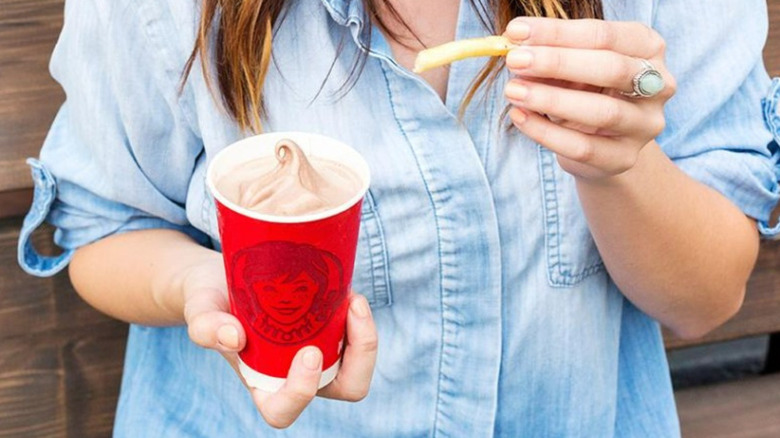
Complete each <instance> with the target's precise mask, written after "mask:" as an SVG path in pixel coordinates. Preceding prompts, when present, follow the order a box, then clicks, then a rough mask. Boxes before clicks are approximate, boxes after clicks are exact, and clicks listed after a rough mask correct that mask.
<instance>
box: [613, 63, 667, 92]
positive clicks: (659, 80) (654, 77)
mask: <svg viewBox="0 0 780 438" xmlns="http://www.w3.org/2000/svg"><path fill="white" fill-rule="evenodd" d="M640 61H641V62H642V69H641V70H639V72H638V73H637V74H635V75H634V78H633V79H632V80H631V82H632V84H633V86H634V91H632V92H630V93H626V92H624V91H621V92H620V94H622V95H623V96H626V97H631V98H644V97H653V96H655V95H656V94H658V93H660V92H661V91H662V90H663V89H664V87H665V86H666V84H665V83H664V77H663V76H661V72H659V71H658V70H656V69H655V67H653V64H650V61H648V60H646V59H640Z"/></svg>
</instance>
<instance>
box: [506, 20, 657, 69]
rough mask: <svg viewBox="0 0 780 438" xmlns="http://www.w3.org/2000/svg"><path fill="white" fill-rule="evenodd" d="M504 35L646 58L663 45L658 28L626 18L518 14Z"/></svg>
mask: <svg viewBox="0 0 780 438" xmlns="http://www.w3.org/2000/svg"><path fill="white" fill-rule="evenodd" d="M504 35H505V36H506V37H508V38H509V39H510V40H512V41H513V42H515V43H517V44H524V45H530V46H555V47H569V48H573V49H593V50H610V51H614V52H618V53H621V54H623V55H627V56H633V57H637V58H645V59H647V58H653V57H655V56H656V55H659V54H662V53H663V52H664V48H665V44H664V40H663V38H662V37H661V36H660V35H659V34H658V32H656V31H654V30H653V29H651V28H649V27H647V26H645V25H643V24H641V23H636V22H628V21H603V20H593V19H585V20H558V19H553V18H540V17H519V18H515V19H514V20H512V21H511V22H510V23H509V25H508V26H507V28H506V32H504Z"/></svg>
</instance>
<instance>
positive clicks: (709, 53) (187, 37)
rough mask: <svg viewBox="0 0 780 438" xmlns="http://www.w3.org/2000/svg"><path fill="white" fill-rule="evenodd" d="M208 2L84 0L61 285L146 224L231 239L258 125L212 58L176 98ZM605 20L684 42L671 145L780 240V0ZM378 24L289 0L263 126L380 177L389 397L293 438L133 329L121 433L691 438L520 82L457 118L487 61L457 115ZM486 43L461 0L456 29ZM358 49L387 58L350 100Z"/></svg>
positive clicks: (40, 217) (644, 10)
mask: <svg viewBox="0 0 780 438" xmlns="http://www.w3.org/2000/svg"><path fill="white" fill-rule="evenodd" d="M196 3H197V2H193V1H174V0H169V1H162V0H111V1H81V0H79V1H69V2H67V4H66V19H65V25H64V29H63V31H62V36H61V37H60V40H59V43H58V44H57V46H56V49H55V51H54V54H53V57H52V60H51V73H52V75H53V77H54V78H55V79H56V80H57V81H59V83H60V84H61V85H62V87H63V88H64V90H65V92H66V93H67V100H66V102H65V104H64V105H63V106H62V109H61V110H60V111H59V114H58V115H57V117H56V120H55V121H54V123H53V125H52V127H51V132H50V133H49V135H48V137H47V138H46V141H45V144H44V146H43V149H42V151H41V154H40V159H39V160H31V161H30V164H31V167H32V172H33V177H34V180H35V187H36V192H35V201H34V204H33V206H32V209H31V210H30V213H29V214H28V216H27V219H26V221H25V224H24V229H23V232H22V235H21V239H20V245H19V248H20V250H19V260H20V263H21V264H22V266H23V267H25V269H27V270H28V271H29V272H30V273H32V274H34V275H51V274H54V273H55V272H57V271H58V270H60V269H62V268H63V267H64V265H65V264H67V262H68V260H69V258H70V256H71V255H72V253H73V251H74V250H75V249H76V248H78V247H80V246H82V245H85V244H88V243H90V242H93V241H95V240H98V239H100V238H102V237H105V236H108V235H110V234H113V233H122V232H128V231H131V230H138V229H146V228H173V229H177V230H181V231H183V232H185V233H187V234H189V235H190V236H192V237H193V238H195V239H197V240H198V241H199V242H201V243H203V244H204V245H211V246H214V247H217V248H218V247H219V244H218V234H217V224H216V217H215V210H214V202H213V200H212V199H211V198H210V196H209V195H208V193H207V190H206V186H205V184H204V170H205V169H206V166H207V164H208V162H209V160H210V159H212V158H213V157H214V155H215V154H216V153H217V152H218V151H219V150H220V149H221V148H223V147H225V146H226V145H228V144H230V143H231V142H233V141H235V140H237V139H239V138H242V137H244V136H246V135H247V134H246V133H244V132H241V131H240V130H239V129H238V128H237V127H236V124H235V123H234V122H233V121H232V120H231V119H230V118H229V117H228V116H227V115H225V112H224V111H223V110H221V109H220V107H219V105H218V104H216V103H215V101H214V99H213V98H212V95H211V94H210V93H209V91H208V89H207V87H206V85H205V81H204V78H203V75H202V74H201V72H200V71H199V69H198V68H195V69H194V70H193V74H192V76H191V78H190V80H189V81H188V82H187V83H186V85H185V87H184V89H183V91H182V92H181V93H179V84H180V78H181V73H182V68H183V66H184V63H185V61H186V59H187V57H188V55H189V53H190V51H191V49H192V46H193V41H194V37H195V31H196V27H197V16H198V10H197V8H195V6H194V5H195V4H196ZM604 8H605V13H606V16H607V18H608V19H610V20H634V21H639V22H642V23H644V24H646V25H649V26H652V27H654V28H655V29H657V30H658V31H659V32H660V33H661V34H662V35H663V36H664V37H665V38H666V41H667V43H668V50H667V62H668V66H669V70H670V71H671V72H672V73H673V74H674V75H675V76H676V78H677V79H678V80H679V90H678V93H677V95H676V96H675V97H674V98H673V99H672V100H671V101H670V102H669V103H668V105H667V107H666V115H667V121H668V126H667V128H666V130H665V131H664V133H663V134H662V135H661V136H660V137H659V138H658V141H659V143H660V144H661V145H662V147H663V149H664V151H665V152H666V153H667V154H668V155H669V156H670V157H671V158H672V159H673V160H674V161H675V162H676V163H677V165H679V166H680V167H681V168H682V169H683V170H684V171H685V172H687V173H688V174H690V175H691V176H693V177H694V178H696V179H697V180H699V181H702V182H703V183H705V184H707V185H709V186H711V187H713V188H715V189H716V190H718V191H720V192H721V193H723V194H724V195H725V196H727V197H728V198H729V199H731V200H732V201H733V202H734V203H735V204H736V205H737V206H739V208H741V209H742V210H743V211H744V212H745V213H746V214H747V215H749V216H751V217H753V218H756V219H757V220H758V221H759V228H760V231H761V232H762V233H764V234H774V233H776V231H777V230H772V229H769V227H768V226H767V225H766V221H767V220H768V217H769V213H770V211H771V209H772V207H773V206H774V204H775V203H776V201H777V200H778V186H777V175H776V172H775V158H774V154H775V152H776V149H777V148H776V145H775V143H774V142H773V136H772V133H773V132H777V131H778V128H779V127H780V115H778V112H777V101H778V96H780V91H778V89H780V85H778V84H777V83H775V84H774V86H772V84H771V82H770V79H769V77H768V76H767V74H766V72H765V69H764V66H763V64H762V61H761V49H762V46H763V44H764V41H765V38H766V33H767V15H766V3H765V2H764V1H763V0H743V1H740V2H734V1H732V0H706V1H705V0H695V1H694V0H691V1H685V2H682V1H677V2H675V1H658V0H636V1H624V0H605V1H604ZM366 29H367V27H366V18H365V15H364V13H363V10H362V6H361V2H360V1H357V0H352V1H350V0H321V1H315V0H300V1H296V2H291V4H290V9H289V13H288V14H287V16H286V19H285V20H284V21H283V23H282V24H281V25H279V26H278V29H277V30H276V34H275V39H274V53H275V65H274V66H272V67H271V69H270V70H269V73H268V78H267V82H266V84H265V92H266V96H267V109H268V114H269V116H268V119H267V120H266V123H265V129H266V130H267V131H282V130H297V131H309V132H315V133H320V134H325V135H328V136H331V137H334V138H337V139H340V140H342V141H344V142H346V143H347V144H349V145H352V146H353V147H354V148H355V149H357V150H358V151H359V152H360V153H361V154H363V155H364V156H365V157H366V159H367V161H368V163H369V164H370V167H371V171H372V173H373V178H372V185H371V189H370V191H369V193H368V195H367V198H366V200H365V203H364V207H363V215H362V222H361V231H360V238H359V242H358V245H359V247H358V255H357V261H356V270H355V278H354V280H353V284H352V286H353V288H354V289H355V290H356V291H357V292H359V293H362V294H365V296H366V297H367V298H368V300H369V302H370V304H371V306H372V308H373V312H374V317H375V318H376V323H377V327H378V332H379V341H380V348H379V357H378V362H377V366H376V371H375V373H374V376H373V382H372V386H371V392H370V394H369V396H368V397H367V398H366V399H365V400H363V401H361V402H359V403H346V402H340V401H331V400H324V399H317V400H315V401H314V402H313V403H312V404H311V406H310V407H309V408H307V409H306V411H305V412H304V413H303V415H302V416H301V417H300V418H299V419H298V421H297V422H296V423H295V424H294V425H293V426H292V427H290V428H289V429H287V430H282V431H277V430H273V429H271V428H269V427H268V426H266V425H265V423H264V422H263V420H262V419H261V417H260V416H259V414H258V413H257V412H256V410H255V407H254V405H253V404H252V402H251V399H250V397H249V394H248V392H247V391H246V390H245V389H244V388H243V387H242V385H241V383H240V382H239V379H238V378H237V377H236V376H235V374H234V372H233V370H232V369H231V368H230V367H229V366H228V364H227V363H226V362H225V361H224V360H223V359H222V357H220V355H219V354H217V353H215V352H212V351H207V350H204V349H201V348H199V347H197V346H195V345H194V344H193V343H192V342H191V341H190V340H189V338H188V337H187V332H186V329H185V328H184V327H174V328H153V327H142V326H137V325H135V326H132V328H131V330H130V336H129V340H128V345H127V354H126V363H125V369H124V378H123V383H122V390H121V396H120V401H119V406H118V411H117V416H116V425H115V436H117V437H139V436H143V437H167V438H171V437H215V436H225V437H239V436H294V437H318V436H328V437H421V436H435V437H488V436H503V437H521V436H522V437H526V436H527V437H611V436H615V437H674V436H678V435H679V430H678V420H677V416H676V413H675V405H674V399H673V396H672V388H671V385H670V379H669V375H668V370H667V363H666V359H665V355H664V347H663V343H662V339H661V335H660V332H659V326H658V324H657V323H656V322H655V321H654V320H652V319H651V318H649V317H648V316H646V315H645V314H644V313H643V312H642V311H640V310H639V309H637V308H636V307H634V306H633V305H632V304H631V303H630V302H629V301H627V300H626V298H625V297H624V296H623V295H622V294H621V292H620V291H619V290H618V289H617V288H616V286H615V284H614V283H613V282H612V280H611V279H610V276H609V274H608V273H607V271H606V270H605V267H604V264H603V262H602V260H601V258H600V256H599V252H598V250H597V248H596V246H595V244H594V241H593V239H592V237H591V234H590V232H589V230H588V224H587V222H586V220H585V218H584V215H583V211H582V208H581V206H580V203H579V201H578V199H577V193H576V191H575V184H574V179H573V177H572V176H571V175H569V174H567V173H566V172H564V171H562V170H561V168H560V167H559V166H558V164H557V161H556V157H555V156H554V155H553V154H552V153H551V152H550V151H548V150H546V149H545V148H543V147H540V146H539V145H537V144H534V143H533V142H532V141H530V140H529V139H527V138H525V137H524V136H522V135H521V134H519V133H518V131H517V130H516V129H514V128H512V129H506V128H507V127H506V123H507V122H506V119H502V117H501V114H502V112H503V110H504V108H505V105H506V103H505V101H504V100H503V98H502V88H503V87H502V85H503V83H505V82H506V80H507V79H508V73H507V72H504V73H503V74H502V75H501V76H500V77H499V80H498V82H497V86H495V87H493V88H490V89H488V90H487V91H486V92H485V94H484V95H483V97H481V98H478V99H476V100H475V102H474V103H473V104H471V106H469V107H468V111H467V112H466V114H465V117H464V118H463V119H462V120H459V119H458V117H457V111H458V107H459V104H460V102H461V98H462V96H463V95H464V93H465V92H466V91H467V89H468V88H469V84H470V82H471V80H472V78H474V77H475V75H476V73H477V72H478V70H479V69H480V67H481V66H482V65H483V63H484V62H485V60H484V59H473V60H469V61H463V62H459V63H455V64H453V65H452V67H451V70H450V77H449V83H448V87H447V96H446V103H443V102H442V100H441V99H440V98H439V97H438V96H437V94H436V93H435V92H434V91H433V89H432V88H431V87H430V86H429V85H427V84H426V83H425V82H424V81H423V80H421V79H420V78H419V77H418V76H416V75H414V74H412V73H411V72H409V71H407V70H406V69H404V68H403V67H401V66H400V65H399V64H398V63H396V62H395V61H394V60H393V57H392V54H391V52H390V49H389V46H388V43H387V41H386V39H385V38H384V37H383V36H382V34H381V33H380V32H378V31H376V30H374V31H373V32H367V31H366ZM488 33H490V31H489V30H486V29H485V28H484V27H483V26H482V24H481V21H480V19H479V16H478V14H477V12H475V11H474V9H472V7H471V6H470V2H468V1H463V2H462V4H461V6H460V12H459V17H458V23H457V37H458V38H467V37H476V36H482V35H486V34H488ZM339 48H341V50H340V49H339ZM358 50H366V51H368V54H369V57H368V58H367V61H366V63H365V65H364V67H363V69H362V73H361V75H360V76H359V78H358V79H357V81H356V82H355V83H354V86H353V87H352V88H350V89H348V91H346V92H344V91H345V89H344V88H343V87H342V85H343V84H344V82H345V80H346V78H347V77H348V76H349V73H350V71H351V70H352V66H353V63H354V59H355V58H354V57H355V55H356V52H357V51H358ZM334 59H335V62H334ZM326 78H327V80H326ZM323 83H324V85H322V84H323ZM321 85H322V88H323V89H322V90H320V87H321ZM762 103H763V105H762ZM44 220H46V221H47V222H50V223H51V224H53V225H54V226H56V228H57V231H56V234H55V241H56V243H57V244H58V245H59V246H60V247H62V248H63V249H64V253H63V254H62V255H61V256H59V257H55V258H50V257H43V256H40V255H38V254H36V253H35V252H34V250H33V249H32V247H31V246H30V240H29V235H30V233H31V232H32V230H33V229H34V228H36V227H37V226H38V225H39V224H40V223H41V222H42V221H44ZM635 232H637V233H644V232H647V231H646V230H641V229H637V230H636V231H635ZM680 244H684V242H680ZM641 250H642V248H637V251H641ZM713 274H714V275H716V273H713ZM105 293H106V294H111V290H106V291H105Z"/></svg>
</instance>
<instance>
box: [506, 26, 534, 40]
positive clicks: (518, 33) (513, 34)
mask: <svg viewBox="0 0 780 438" xmlns="http://www.w3.org/2000/svg"><path fill="white" fill-rule="evenodd" d="M506 36H508V37H509V39H511V40H514V41H523V40H526V39H528V37H529V36H531V26H529V25H528V24H527V23H523V22H522V21H512V22H511V23H509V25H508V26H507V27H506Z"/></svg>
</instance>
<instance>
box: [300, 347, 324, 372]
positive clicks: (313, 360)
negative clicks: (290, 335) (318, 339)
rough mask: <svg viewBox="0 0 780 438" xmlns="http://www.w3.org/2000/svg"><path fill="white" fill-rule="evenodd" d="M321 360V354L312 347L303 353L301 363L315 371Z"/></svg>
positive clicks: (318, 367)
mask: <svg viewBox="0 0 780 438" xmlns="http://www.w3.org/2000/svg"><path fill="white" fill-rule="evenodd" d="M321 360H322V356H321V355H320V353H319V352H318V351H317V350H315V349H314V348H310V349H308V350H307V351H306V352H305V353H303V365H304V366H305V367H306V368H308V369H310V370H312V371H317V370H319V369H320V366H321V365H320V362H321Z"/></svg>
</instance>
